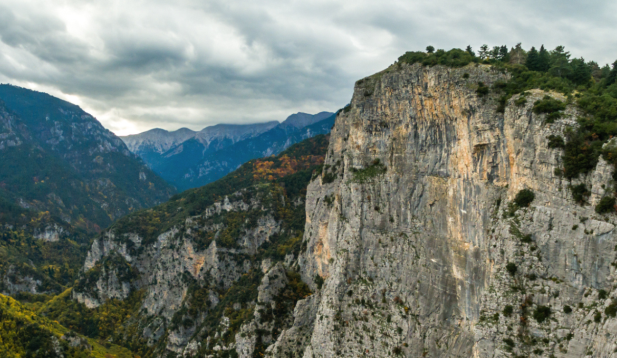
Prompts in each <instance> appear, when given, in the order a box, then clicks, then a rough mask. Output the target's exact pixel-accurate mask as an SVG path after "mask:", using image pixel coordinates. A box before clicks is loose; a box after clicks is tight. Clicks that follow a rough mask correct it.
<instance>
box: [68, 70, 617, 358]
mask: <svg viewBox="0 0 617 358" xmlns="http://www.w3.org/2000/svg"><path fill="white" fill-rule="evenodd" d="M509 76H510V75H509V74H508V73H507V72H505V71H501V70H498V69H497V68H495V67H491V66H487V65H476V64H470V65H468V66H465V67H461V68H456V69H453V68H446V67H443V66H434V67H423V66H421V65H420V64H415V65H408V64H404V63H399V64H396V65H393V66H391V67H390V68H388V69H387V70H385V71H383V72H380V73H378V74H375V75H373V76H371V77H368V78H365V79H363V80H360V81H358V82H357V83H356V86H355V89H354V95H353V99H352V101H351V104H350V106H348V107H346V108H345V109H344V110H342V111H340V112H339V113H338V114H337V117H336V122H335V125H334V128H333V129H332V132H331V137H330V141H329V147H328V150H327V154H326V156H325V162H324V165H323V168H322V171H321V174H320V175H318V176H316V177H315V178H313V179H312V180H311V181H310V183H308V189H307V192H306V196H305V197H304V196H301V197H300V198H295V199H294V198H293V197H292V198H290V197H285V196H281V197H282V198H284V199H285V200H284V201H285V202H288V200H289V199H291V200H292V202H295V203H298V204H300V205H306V207H305V212H306V216H305V220H304V221H305V222H304V231H303V237H302V239H301V241H297V242H296V241H293V240H292V239H289V238H287V239H285V240H283V241H279V240H276V239H275V238H276V237H277V235H276V233H278V232H281V233H282V232H289V229H288V228H285V227H284V226H283V225H284V224H285V222H286V221H285V220H280V221H279V219H277V218H276V217H274V216H272V219H273V220H271V218H270V217H269V215H271V214H270V213H272V207H271V206H268V205H271V204H268V205H265V203H269V202H270V201H269V200H267V198H268V195H270V194H267V192H265V191H264V192H261V193H262V194H259V193H260V192H259V190H258V188H259V186H255V187H251V188H252V189H249V188H245V189H243V190H248V192H251V193H252V194H251V195H250V197H251V198H253V201H249V200H247V196H246V195H247V193H248V192H246V191H237V192H235V193H234V194H233V195H231V194H230V195H228V196H227V198H225V199H224V200H218V201H216V202H215V203H212V204H211V205H209V206H207V207H198V208H197V207H196V206H194V205H192V204H191V202H190V196H187V197H186V199H187V200H188V201H187V202H181V201H176V203H177V205H182V207H183V208H184V207H192V208H196V209H195V210H194V211H193V212H192V214H191V215H192V216H191V217H190V218H188V219H187V220H186V221H184V222H183V223H182V224H177V225H166V226H165V225H163V226H162V227H165V230H158V229H157V230H154V231H155V236H154V237H156V240H155V241H151V242H150V243H149V244H147V245H144V242H145V241H142V240H146V236H145V234H143V233H138V232H136V231H134V230H133V231H131V230H128V229H123V230H119V228H120V227H116V228H112V229H111V230H110V232H109V233H107V234H106V235H107V236H103V237H102V238H101V239H99V240H97V242H95V244H94V245H93V247H92V249H91V251H90V254H89V261H87V264H86V267H85V270H84V271H85V272H84V278H83V279H82V281H81V284H80V285H81V286H80V287H78V288H79V289H78V290H77V292H76V294H75V295H76V296H75V297H76V298H77V299H79V300H80V301H82V302H85V303H86V304H89V305H91V306H93V307H94V306H97V305H100V304H104V303H103V302H106V301H107V300H110V299H113V298H114V297H116V298H122V297H125V296H126V295H127V294H128V292H129V291H131V290H134V289H136V288H145V289H146V290H147V294H146V299H145V300H144V301H143V304H142V306H141V307H142V311H141V314H142V316H141V317H142V318H141V319H142V320H143V322H147V323H141V324H142V326H140V327H141V329H142V330H141V331H140V332H139V333H138V334H139V335H141V336H142V337H144V338H145V339H147V340H148V343H147V344H148V346H149V347H155V348H153V350H151V352H153V353H152V356H163V355H164V354H171V355H172V356H173V355H177V356H184V357H192V356H208V357H215V356H234V354H237V355H238V356H239V357H251V356H257V355H260V354H264V355H265V356H272V357H303V358H313V357H334V356H341V357H355V356H373V357H388V356H411V357H511V356H517V357H522V356H525V357H526V356H531V355H532V354H533V355H534V356H544V357H581V356H600V357H609V356H612V355H614V354H615V353H613V352H614V351H615V349H616V348H617V345H616V343H615V342H617V337H615V335H616V333H615V332H616V330H615V329H614V328H615V326H616V325H617V319H616V318H615V316H617V300H615V301H614V297H615V292H614V290H613V287H614V286H615V278H616V277H615V266H617V263H616V262H615V259H616V257H615V251H614V250H615V247H617V237H616V234H615V232H614V225H615V221H616V218H615V216H614V214H598V213H596V211H595V210H594V207H595V205H596V204H598V203H599V202H600V200H601V199H602V198H603V197H606V196H608V195H610V194H611V193H609V191H610V189H609V188H611V184H612V183H611V180H612V177H611V175H612V172H613V168H612V166H610V165H608V164H607V163H606V162H604V161H603V160H602V159H600V160H599V162H598V164H597V166H596V168H595V169H594V170H593V171H592V172H591V173H589V174H587V175H585V176H581V178H580V179H575V180H573V181H572V182H570V181H567V180H565V179H564V178H563V176H562V174H563V169H562V168H563V162H562V160H563V159H562V158H563V152H562V149H561V148H559V146H557V147H555V146H554V145H551V146H550V147H549V139H548V137H549V136H551V135H552V136H563V135H564V133H565V132H566V131H567V130H568V127H576V126H577V125H578V124H577V121H576V119H577V117H578V116H579V115H580V113H578V110H577V109H576V107H574V106H573V105H571V104H568V105H567V106H566V109H565V110H564V111H563V115H562V118H560V119H557V120H555V121H554V122H552V123H549V122H551V121H547V118H546V115H544V114H536V113H534V111H533V106H534V103H535V102H536V101H539V100H541V99H543V98H545V96H546V95H548V96H550V97H552V98H554V99H556V100H557V101H560V102H565V101H566V98H564V97H563V96H561V95H559V94H556V93H545V92H543V91H541V90H532V91H528V92H526V93H525V94H521V95H515V96H514V97H512V98H510V99H509V100H508V101H507V102H506V103H505V106H504V107H502V108H499V107H498V101H496V99H498V98H499V97H501V94H500V93H498V88H499V87H500V85H499V84H500V83H503V82H504V81H507V80H508V79H509ZM480 83H481V84H482V85H480ZM482 88H492V90H490V91H484V90H482ZM485 92H488V94H485ZM521 96H522V97H524V100H523V99H522V98H521ZM232 175H233V174H232ZM226 180H229V179H226ZM224 181H225V180H223V181H220V182H221V183H223V182H224ZM581 183H584V184H585V185H586V187H587V188H590V193H589V197H588V198H587V200H586V202H585V201H582V204H581V203H579V202H581V201H580V200H575V199H574V198H573V195H572V189H571V188H572V185H577V184H581ZM273 189H274V187H272V188H270V189H268V190H273ZM254 190H257V191H256V192H255V191H254ZM521 192H522V193H525V192H527V193H530V192H531V193H533V195H531V196H532V197H531V198H529V195H528V199H531V200H527V201H526V202H525V201H524V200H517V202H518V204H517V203H515V198H517V196H518V197H520V193H521ZM201 194H208V195H211V193H210V192H207V191H205V192H201ZM263 194H267V195H265V196H264V195H263ZM274 197H278V195H275V196H274ZM577 201H578V202H577ZM529 202H530V203H529ZM174 205H176V204H174ZM258 207H261V208H262V211H261V213H260V214H259V215H257V216H256V218H259V219H258V220H257V221H253V224H252V225H249V226H241V229H240V230H239V231H238V234H232V235H231V236H230V237H231V238H233V240H234V241H233V242H234V244H233V245H236V246H234V250H235V251H232V250H230V249H229V248H227V249H223V248H221V246H220V244H221V243H222V242H224V241H221V240H222V238H223V236H222V235H223V232H224V231H225V230H224V229H226V228H229V227H230V224H231V221H230V219H231V218H232V216H230V214H232V213H234V212H242V211H250V210H253V209H256V208H258ZM223 209H224V210H225V211H226V214H224V215H225V217H224V218H223V217H221V218H222V219H223V221H211V220H212V218H217V217H218V216H217V215H223V211H221V210H223ZM174 210H179V209H177V207H175V206H171V207H169V208H168V209H165V212H168V213H173V212H174ZM182 210H184V209H182ZM294 212H295V211H294ZM170 215H171V214H170ZM160 217H163V218H165V217H169V216H160ZM221 223H222V226H216V225H220V224H221ZM125 228H126V227H125ZM252 230H256V231H252ZM202 231H203V232H206V233H207V235H206V237H211V236H208V235H211V233H215V235H216V236H215V237H214V239H213V241H207V243H208V245H206V246H202V247H198V246H196V243H197V242H199V240H198V237H199V235H198V234H197V233H198V232H202ZM258 232H259V233H263V234H264V235H261V234H259V235H258V234H257V233H258ZM156 235H158V236H156ZM234 235H235V236H234ZM260 235H261V236H260ZM122 238H123V239H122ZM137 238H140V239H139V240H138V239H137ZM209 240H212V239H209ZM288 240H291V241H288ZM146 241H147V240H146ZM131 242H133V244H131ZM273 242H278V244H276V245H275V246H274V247H276V250H277V252H279V255H264V254H263V252H262V251H261V249H260V248H263V247H266V248H267V247H270V248H272V247H273V246H270V245H272V243H273ZM291 242H295V243H294V244H293V245H291V246H293V247H295V249H294V250H296V251H294V250H291V249H289V246H290V243H291ZM266 243H268V244H266ZM123 245H124V246H123ZM264 245H266V246H264ZM140 247H144V249H140ZM131 248H133V249H131ZM131 250H133V251H131ZM215 251H216V252H215ZM131 252H134V253H131ZM289 252H293V253H294V254H293V255H289V254H288V253H289ZM127 253H128V255H127ZM114 260H115V261H114ZM123 260H124V261H123ZM113 262H129V263H130V267H133V268H135V267H136V268H137V270H139V271H140V273H139V274H138V275H136V276H131V275H130V274H129V272H128V271H126V270H125V271H123V269H122V267H125V268H126V267H128V266H126V265H124V266H122V265H116V264H114V265H116V266H113V265H111V263H113ZM103 263H109V264H103ZM144 263H145V264H144ZM106 265H107V266H106ZM147 265H150V266H147ZM202 268H205V269H204V270H205V271H204V270H202ZM207 272H209V273H210V274H207ZM295 272H298V273H299V274H300V275H301V278H302V280H303V281H304V282H306V283H308V284H309V286H310V289H311V290H312V291H313V293H312V294H310V295H309V294H308V290H307V289H304V288H302V285H301V284H300V283H299V282H298V278H297V275H298V274H297V273H295ZM90 278H91V279H90ZM192 282H197V283H198V285H197V286H195V285H194V284H193V286H191V285H192ZM125 283H126V286H125ZM125 287H126V288H127V289H125ZM199 292H201V293H200V294H199V295H197V294H196V293H199ZM217 293H218V296H217ZM195 297H201V298H200V299H201V300H202V301H205V302H207V304H206V305H205V306H202V307H203V308H200V309H196V308H195V306H193V303H192V302H194V301H193V300H195V299H197V298H195ZM144 327H145V328H144Z"/></svg>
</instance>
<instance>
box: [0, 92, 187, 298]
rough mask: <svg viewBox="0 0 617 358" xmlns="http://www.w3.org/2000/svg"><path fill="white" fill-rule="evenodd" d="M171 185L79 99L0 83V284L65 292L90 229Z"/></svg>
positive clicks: (8, 289)
mask: <svg viewBox="0 0 617 358" xmlns="http://www.w3.org/2000/svg"><path fill="white" fill-rule="evenodd" d="M174 193H175V191H174V189H173V188H172V187H171V186H170V185H169V184H167V183H165V182H164V181H163V180H162V179H161V178H159V177H158V176H157V175H156V174H155V173H153V172H152V171H151V170H150V169H148V168H147V167H146V166H145V165H144V164H143V163H142V162H141V160H140V159H139V158H138V157H136V156H135V155H133V154H131V153H130V152H129V151H128V149H127V148H126V146H125V145H124V143H123V142H122V141H121V140H120V139H119V138H118V137H116V136H115V135H113V133H111V132H109V131H108V130H106V129H104V128H103V127H102V126H101V124H100V123H99V122H98V121H97V120H96V119H94V118H93V117H91V116H90V115H89V114H87V113H85V112H84V111H82V110H81V109H80V108H79V107H77V106H75V105H72V104H70V103H67V102H65V101H62V100H59V99H57V98H54V97H52V96H49V95H47V94H45V93H39V92H34V91H30V90H27V89H23V88H19V87H14V86H10V85H0V292H2V293H6V294H14V293H17V292H21V291H26V292H55V293H59V292H62V291H63V290H64V289H65V288H66V287H67V285H71V284H72V282H73V280H74V279H75V277H76V274H77V272H78V270H79V266H80V265H81V264H82V262H83V260H84V258H85V254H86V251H87V245H88V244H89V242H90V240H91V235H93V234H96V233H98V232H100V231H101V230H102V229H104V228H106V227H107V226H109V225H110V224H111V223H112V222H114V221H115V220H116V219H118V218H119V217H121V216H123V215H126V214H128V213H130V212H132V211H136V210H138V209H141V208H145V207H150V206H153V205H155V204H157V203H160V202H163V201H165V200H167V199H168V198H169V197H170V196H171V195H172V194H174Z"/></svg>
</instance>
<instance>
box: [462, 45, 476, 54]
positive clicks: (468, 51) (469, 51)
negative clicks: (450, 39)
mask: <svg viewBox="0 0 617 358" xmlns="http://www.w3.org/2000/svg"><path fill="white" fill-rule="evenodd" d="M465 51H467V53H469V54H470V55H471V56H473V57H476V53H475V52H473V49H472V48H471V45H467V48H466V49H465Z"/></svg>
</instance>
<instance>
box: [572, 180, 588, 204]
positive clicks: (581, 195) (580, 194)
mask: <svg viewBox="0 0 617 358" xmlns="http://www.w3.org/2000/svg"><path fill="white" fill-rule="evenodd" d="M569 188H570V190H571V191H572V198H574V201H576V202H577V203H578V204H580V205H585V204H586V203H587V198H589V195H591V192H590V191H589V190H588V189H587V187H586V186H585V184H584V183H581V184H578V185H574V186H572V185H570V186H569Z"/></svg>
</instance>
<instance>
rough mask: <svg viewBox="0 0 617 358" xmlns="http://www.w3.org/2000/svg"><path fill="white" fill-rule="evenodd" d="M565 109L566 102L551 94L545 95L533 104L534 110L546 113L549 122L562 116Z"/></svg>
mask: <svg viewBox="0 0 617 358" xmlns="http://www.w3.org/2000/svg"><path fill="white" fill-rule="evenodd" d="M565 109H566V105H565V103H563V102H561V101H560V100H557V99H554V98H553V97H550V96H544V98H542V99H541V100H539V101H536V102H535V103H534V105H533V112H534V113H536V114H546V115H547V116H546V121H547V122H549V123H552V122H553V121H554V120H555V119H559V118H561V111H563V110H565Z"/></svg>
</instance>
